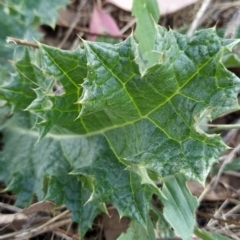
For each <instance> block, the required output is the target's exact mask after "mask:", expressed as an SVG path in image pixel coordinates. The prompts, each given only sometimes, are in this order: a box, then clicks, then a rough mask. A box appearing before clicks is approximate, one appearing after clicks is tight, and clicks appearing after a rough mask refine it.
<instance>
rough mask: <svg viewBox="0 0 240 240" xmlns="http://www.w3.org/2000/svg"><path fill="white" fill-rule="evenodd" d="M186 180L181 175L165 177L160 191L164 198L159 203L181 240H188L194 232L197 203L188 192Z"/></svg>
mask: <svg viewBox="0 0 240 240" xmlns="http://www.w3.org/2000/svg"><path fill="white" fill-rule="evenodd" d="M186 180H187V179H186V178H185V177H184V176H183V175H182V174H177V175H175V176H168V177H165V178H164V180H163V189H162V193H163V195H164V196H165V198H163V197H162V198H161V201H162V203H163V205H164V209H163V214H164V217H165V219H166V220H167V221H168V222H169V223H170V224H171V226H172V227H173V228H174V230H175V231H176V232H177V233H178V234H179V236H181V238H182V239H184V240H190V239H192V234H193V231H194V225H195V217H194V213H195V210H196V208H197V206H198V202H197V199H196V197H193V196H192V194H191V193H190V191H189V190H188V188H187V186H186Z"/></svg>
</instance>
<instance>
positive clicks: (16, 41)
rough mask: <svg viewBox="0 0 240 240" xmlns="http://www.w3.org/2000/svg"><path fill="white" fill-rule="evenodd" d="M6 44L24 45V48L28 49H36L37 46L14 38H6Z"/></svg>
mask: <svg viewBox="0 0 240 240" xmlns="http://www.w3.org/2000/svg"><path fill="white" fill-rule="evenodd" d="M6 41H7V43H15V44H20V45H24V46H28V47H34V48H38V45H37V44H35V43H31V42H28V41H26V40H22V39H19V38H14V37H7V38H6Z"/></svg>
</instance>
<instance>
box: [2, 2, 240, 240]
mask: <svg viewBox="0 0 240 240" xmlns="http://www.w3.org/2000/svg"><path fill="white" fill-rule="evenodd" d="M179 1H181V0H179ZM96 3H97V4H98V5H99V6H102V8H104V9H105V10H106V11H107V12H108V13H109V14H111V16H113V17H114V19H115V21H116V22H117V25H118V26H119V29H120V33H121V34H120V36H119V37H118V38H119V39H120V40H123V39H125V38H126V37H127V36H128V35H129V34H131V33H132V31H133V30H134V29H135V20H134V18H133V17H132V16H131V13H130V12H127V11H124V10H122V9H120V8H118V7H116V6H114V5H112V4H109V3H105V2H104V1H101V0H99V1H96ZM201 4H202V1H198V2H196V3H195V4H193V5H190V6H188V7H185V8H183V9H181V10H179V11H177V12H174V13H171V14H168V15H165V16H162V17H161V19H160V21H159V23H160V24H161V25H163V26H165V27H167V28H171V29H174V30H178V31H180V32H187V30H188V29H189V28H190V26H191V24H192V23H193V22H194V20H195V19H196V16H197V14H198V12H199V9H200V7H201ZM92 9H93V1H89V0H72V4H71V5H69V6H68V8H67V9H66V10H62V11H61V12H60V16H59V20H58V22H57V26H56V28H55V29H54V30H53V29H51V28H50V27H49V26H41V28H40V31H42V32H43V33H44V34H45V36H44V38H43V39H42V42H43V43H46V44H48V45H51V46H55V47H59V48H62V49H75V48H76V47H77V46H78V45H81V39H80V38H79V36H80V37H81V38H83V39H89V37H90V36H91V34H90V30H89V21H90V18H91V13H92ZM239 9H240V1H237V0H235V1H231V0H212V1H210V4H209V5H208V7H207V9H206V11H205V12H204V14H203V15H202V16H201V18H200V20H199V21H198V28H209V27H213V26H215V25H216V26H217V28H219V29H225V30H224V31H225V32H224V33H225V36H226V37H229V35H231V34H234V31H235V30H234V28H233V29H232V31H233V32H231V28H230V30H229V27H231V20H232V17H233V15H234V14H235V13H236V12H237V11H239ZM238 24H240V22H238ZM226 29H228V30H226ZM227 31H229V32H227ZM99 36H100V37H103V36H101V34H100V35H98V37H99ZM105 37H106V36H104V38H105ZM230 70H231V71H233V72H234V73H235V74H237V75H238V76H239V77H240V68H232V69H230ZM239 122H240V111H235V112H232V113H229V114H227V115H224V116H222V117H221V118H218V119H215V120H214V121H213V124H237V123H239ZM209 130H210V131H211V132H216V133H219V134H221V136H222V138H223V141H224V142H225V143H226V144H227V145H228V146H230V147H231V149H230V150H228V151H226V152H225V153H223V154H222V156H221V157H220V158H219V163H218V164H216V165H215V166H214V167H213V169H212V171H211V173H210V174H209V176H208V178H207V183H206V186H205V188H203V187H201V186H200V185H198V184H197V183H195V182H189V188H190V190H191V192H192V193H193V194H194V195H195V196H197V197H198V198H199V201H200V207H199V209H198V211H197V212H196V220H197V224H198V226H199V227H201V228H204V229H206V230H208V231H212V232H218V233H221V234H223V235H225V236H228V237H229V238H231V239H240V172H239V170H240V160H239V159H240V158H239V157H240V134H239V130H238V129H229V130H219V129H218V128H215V127H211V128H209ZM229 163H232V165H230V166H233V167H232V168H229V170H228V171H223V169H224V167H225V166H226V165H227V164H229ZM234 164H235V165H234ZM3 188H4V186H1V185H0V192H1V190H2V189H3ZM14 201H15V196H14V195H12V194H11V193H6V192H5V193H0V203H1V204H2V205H0V208H1V209H2V212H11V213H12V212H16V211H19V209H17V208H16V209H15V207H14V206H13V204H14ZM63 210H64V206H62V207H59V208H57V209H55V210H54V213H53V216H54V217H53V218H55V219H58V220H59V219H62V225H56V226H55V228H52V229H53V230H51V231H49V232H47V233H44V234H42V233H41V231H39V234H38V236H37V237H34V238H31V239H79V237H78V235H77V224H75V223H72V222H71V218H70V215H69V214H68V215H65V216H60V215H61V213H62V212H63ZM108 210H109V215H110V216H111V219H110V218H109V217H108V216H107V215H106V214H100V215H99V216H97V217H96V219H95V221H94V223H93V225H92V229H90V230H89V231H88V233H87V234H86V237H85V239H86V240H100V239H101V240H104V239H105V240H115V239H116V238H117V237H118V236H119V235H120V234H121V232H123V231H126V229H127V226H128V224H129V221H130V220H129V219H128V218H122V219H121V221H120V220H119V216H118V213H117V211H116V210H115V208H114V207H113V206H111V205H110V206H108ZM59 216H60V217H59ZM45 217H46V219H49V214H46V216H45ZM53 223H54V221H53ZM18 224H20V223H18ZM18 227H19V226H18V225H15V226H13V227H12V230H13V231H14V229H15V230H16V229H18ZM0 230H1V229H0ZM0 235H1V234H0ZM0 239H1V237H0ZM193 239H197V238H194V237H193Z"/></svg>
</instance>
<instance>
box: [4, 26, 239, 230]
mask: <svg viewBox="0 0 240 240" xmlns="http://www.w3.org/2000/svg"><path fill="white" fill-rule="evenodd" d="M155 28H156V39H155V45H154V50H155V51H156V53H157V55H158V61H157V63H156V64H155V65H154V66H152V67H151V68H148V69H145V71H144V72H142V71H141V66H140V65H139V64H138V60H137V58H138V56H139V55H138V52H139V50H138V46H137V44H136V42H135V40H134V39H133V37H129V38H128V39H126V41H124V42H123V43H120V44H117V45H111V44H104V43H91V42H84V47H83V48H80V49H77V50H76V51H62V50H59V49H55V48H52V47H47V46H45V45H41V44H40V54H41V60H40V63H39V65H37V66H35V65H34V64H32V65H31V66H30V67H28V66H25V67H24V65H22V64H17V65H16V66H17V68H18V71H19V72H20V74H21V77H19V78H17V79H16V83H15V84H16V85H19V86H21V84H22V85H23V86H24V84H26V83H27V82H28V81H29V82H30V83H31V84H33V85H34V86H35V85H36V87H34V88H35V89H34V91H32V94H33V95H34V96H36V97H35V99H34V100H33V101H32V102H31V103H30V104H29V106H28V107H27V110H28V111H29V112H30V113H31V114H30V115H29V116H28V117H25V119H26V120H25V121H26V123H25V122H24V121H21V122H19V120H18V119H17V116H18V115H17V114H15V116H14V117H13V118H12V119H11V125H9V127H8V128H5V129H4V131H3V134H4V139H3V141H4V149H3V151H1V152H0V165H1V166H3V167H4V168H3V169H0V176H1V179H0V180H2V181H4V182H5V183H6V184H8V188H9V189H12V190H14V191H15V192H18V193H19V195H20V197H19V201H18V203H20V204H23V203H24V201H26V200H27V199H28V200H29V199H31V196H32V195H33V194H34V193H36V194H37V196H38V198H39V199H43V198H45V197H46V196H47V197H48V198H50V199H54V200H56V201H57V202H59V203H62V202H65V203H67V204H68V205H69V208H70V209H72V210H74V209H75V207H76V206H77V205H78V204H80V209H82V208H83V203H84V202H85V201H86V202H89V203H90V204H93V205H92V206H91V209H92V212H93V214H91V219H93V217H94V216H95V214H97V212H99V211H100V210H99V209H100V207H99V206H101V207H102V206H103V205H104V203H106V202H107V203H112V204H113V205H114V206H116V208H117V210H118V211H119V213H120V216H129V217H131V218H133V219H134V220H137V221H138V222H140V223H141V224H142V225H144V226H146V225H147V219H148V211H149V202H150V199H151V197H152V194H154V193H156V192H157V191H158V190H157V187H154V182H153V179H156V176H157V178H158V179H161V180H164V181H165V184H166V183H167V182H168V180H167V179H172V178H176V179H177V178H178V177H176V176H179V175H178V174H182V175H181V176H184V175H185V176H187V177H188V178H191V179H194V180H196V181H199V182H201V183H203V182H204V180H205V178H206V176H207V174H208V172H209V170H210V168H211V166H212V164H213V163H215V162H216V160H217V158H218V156H219V154H220V153H221V152H222V151H223V150H224V149H226V146H225V145H224V144H223V143H222V141H221V138H220V136H217V135H207V134H205V133H204V132H203V131H202V130H201V129H200V127H199V126H198V124H199V122H200V120H201V119H202V118H203V117H209V118H214V117H216V116H218V115H220V114H222V113H224V112H227V111H231V110H233V109H237V108H239V107H238V102H237V94H238V92H239V90H240V84H239V83H240V81H239V79H238V78H237V77H236V76H235V75H234V74H233V73H231V72H229V71H227V70H226V69H225V67H224V66H223V64H222V63H221V57H222V54H223V52H224V49H225V48H226V47H228V46H226V44H225V43H223V41H222V40H221V39H220V38H219V37H218V36H217V35H216V34H215V30H214V29H209V30H202V31H199V32H196V33H195V34H194V35H193V37H191V38H188V37H186V36H183V35H181V34H178V33H175V32H174V31H172V30H171V31H167V30H166V29H165V28H161V27H157V26H156V27H155ZM23 61H24V60H23ZM28 62H29V61H28ZM26 71H29V73H26ZM39 76H40V77H39ZM12 88H13V87H12ZM58 88H60V90H59V89H58ZM8 89H9V90H10V89H11V87H9V88H8ZM13 89H14V88H13ZM20 89H22V91H24V90H25V89H23V88H22V87H20ZM26 91H28V90H26ZM35 94H36V95H35ZM23 95H24V94H23ZM33 95H31V94H30V95H29V96H31V97H32V96H33ZM21 96H22V95H21ZM27 96H28V95H27ZM3 97H4V98H5V99H6V100H7V101H9V102H10V103H11V101H13V100H12V99H11V97H9V96H7V95H4V96H3ZM21 99H22V100H21V101H23V102H28V100H29V99H30V98H26V100H23V98H21ZM27 99H28V100H27ZM23 115H24V114H23V113H22V114H19V117H22V119H24V117H23ZM33 116H36V118H37V121H36V124H35V126H36V127H37V128H38V130H39V133H40V134H39V135H40V138H42V139H41V140H40V141H39V142H38V143H37V144H36V142H37V139H38V134H37V132H35V131H34V130H32V129H30V128H31V127H32V126H33V125H34V124H33V120H35V118H33ZM13 146H16V147H15V148H13ZM150 173H151V174H150ZM153 176H154V178H153ZM184 179H185V177H184ZM177 180H179V179H177ZM180 180H181V179H180ZM75 181H76V183H74V184H77V182H79V183H78V184H79V185H78V184H77V188H78V189H79V192H78V193H76V196H75V195H73V196H70V194H69V193H68V191H67V188H68V185H69V186H70V187H69V188H70V189H73V187H72V186H75V185H74V184H73V183H72V182H75ZM80 183H81V184H80ZM71 184H73V185H71ZM165 186H166V185H165ZM174 187H177V185H176V186H174ZM181 187H182V188H183V189H184V186H183V184H181ZM82 188H83V189H84V190H82ZM164 189H165V188H164ZM82 192H83V193H82ZM178 192H179V191H178ZM158 193H159V192H158ZM159 195H160V194H159ZM166 195H167V194H166ZM188 197H189V196H188ZM189 198H190V197H189ZM163 201H164V200H163ZM72 202H73V203H74V204H73V206H71V203H72ZM191 202H192V203H193V202H194V201H192V200H191ZM87 204H88V203H87ZM87 204H86V206H87ZM164 205H165V207H166V206H167V204H166V203H165V204H164ZM190 205H191V204H190ZM194 206H195V205H194V204H192V205H191V206H190V208H189V209H190V211H191V214H192V209H193V208H194ZM166 208H167V207H166ZM101 209H102V208H101ZM77 214H78V217H76V218H75V217H74V218H75V219H79V220H78V221H79V222H81V217H80V215H81V214H83V210H79V213H77ZM81 216H82V215H81ZM191 216H192V215H191ZM179 219H180V217H178V220H179ZM188 220H189V219H188ZM88 223H89V222H88ZM88 225H89V224H88ZM82 228H83V229H86V227H82ZM83 232H84V231H83Z"/></svg>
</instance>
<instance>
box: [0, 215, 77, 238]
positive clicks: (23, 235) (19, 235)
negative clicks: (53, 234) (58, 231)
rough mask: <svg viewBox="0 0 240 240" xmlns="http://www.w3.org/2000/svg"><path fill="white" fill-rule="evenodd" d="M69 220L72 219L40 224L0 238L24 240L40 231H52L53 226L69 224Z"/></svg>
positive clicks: (40, 232)
mask: <svg viewBox="0 0 240 240" xmlns="http://www.w3.org/2000/svg"><path fill="white" fill-rule="evenodd" d="M71 222H72V220H71V219H70V218H69V219H65V220H61V221H59V222H55V223H52V224H51V225H49V226H45V224H44V225H40V226H38V227H36V228H30V229H27V230H26V231H25V232H21V231H20V232H15V233H10V234H5V235H2V236H0V240H10V239H17V240H25V239H27V238H31V237H34V236H37V235H39V234H42V233H45V232H49V231H52V230H53V229H55V228H58V227H60V226H63V225H66V224H69V223H71Z"/></svg>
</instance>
